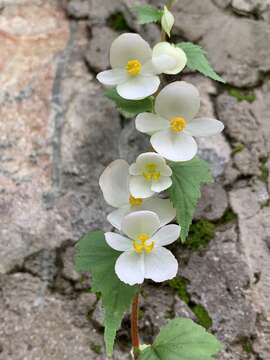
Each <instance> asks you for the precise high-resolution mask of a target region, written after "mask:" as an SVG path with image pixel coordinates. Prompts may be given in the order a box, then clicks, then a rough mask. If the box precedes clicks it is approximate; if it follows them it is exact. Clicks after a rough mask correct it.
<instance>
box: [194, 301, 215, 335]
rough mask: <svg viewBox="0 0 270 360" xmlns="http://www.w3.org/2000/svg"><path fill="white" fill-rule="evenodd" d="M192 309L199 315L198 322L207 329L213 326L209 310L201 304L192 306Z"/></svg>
mask: <svg viewBox="0 0 270 360" xmlns="http://www.w3.org/2000/svg"><path fill="white" fill-rule="evenodd" d="M191 310H192V311H193V313H194V314H195V315H196V317H197V322H198V323H199V324H200V325H201V326H203V327H204V328H205V329H207V330H208V329H209V328H210V327H211V326H212V319H211V318H210V316H209V314H208V312H207V310H206V309H205V308H204V307H203V306H202V305H200V304H198V305H194V306H192V308H191Z"/></svg>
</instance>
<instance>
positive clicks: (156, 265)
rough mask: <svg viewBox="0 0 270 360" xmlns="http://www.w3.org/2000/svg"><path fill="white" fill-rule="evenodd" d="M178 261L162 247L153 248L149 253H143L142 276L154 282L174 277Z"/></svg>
mask: <svg viewBox="0 0 270 360" xmlns="http://www.w3.org/2000/svg"><path fill="white" fill-rule="evenodd" d="M177 270H178V262H177V260H176V258H175V257H174V256H173V254H172V253H171V252H170V251H169V250H167V249H165V248H163V247H160V248H154V249H153V250H152V251H151V252H150V253H148V254H144V277H145V278H146V279H152V280H153V281H155V282H162V281H165V280H169V279H172V278H174V277H175V275H176V274H177Z"/></svg>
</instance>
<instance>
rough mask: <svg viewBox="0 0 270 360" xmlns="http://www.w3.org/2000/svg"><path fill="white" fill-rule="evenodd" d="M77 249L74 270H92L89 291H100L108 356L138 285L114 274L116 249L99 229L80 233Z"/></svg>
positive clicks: (117, 254)
mask: <svg viewBox="0 0 270 360" xmlns="http://www.w3.org/2000/svg"><path fill="white" fill-rule="evenodd" d="M76 250H77V253H76V257H75V267H76V270H77V271H78V272H91V274H92V291H94V292H100V293H101V297H102V304H103V306H104V308H105V320H104V326H105V334H104V337H105V344H106V350H107V353H108V355H109V356H110V355H111V354H112V351H113V344H114V339H115V335H116V331H117V329H118V328H119V327H120V324H121V320H122V318H123V316H124V313H125V311H126V310H128V308H129V307H130V304H131V301H132V299H133V297H134V295H135V294H136V292H137V291H138V288H137V287H134V286H128V285H125V284H124V283H122V282H121V281H120V280H119V279H118V277H117V276H116V274H115V271H114V265H115V261H116V259H117V258H118V256H119V252H118V251H115V250H113V249H112V248H110V247H109V246H108V245H107V243H106V241H105V237H104V234H103V233H102V232H101V231H93V232H90V233H88V234H87V235H85V236H84V237H82V238H81V239H80V241H79V242H78V244H77V245H76Z"/></svg>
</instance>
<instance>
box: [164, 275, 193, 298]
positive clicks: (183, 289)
mask: <svg viewBox="0 0 270 360" xmlns="http://www.w3.org/2000/svg"><path fill="white" fill-rule="evenodd" d="M187 284H188V280H187V279H185V278H183V277H182V276H177V277H175V278H174V279H172V280H170V281H169V286H170V287H171V288H173V289H175V290H176V291H177V295H178V296H179V297H180V299H181V300H183V301H184V302H185V303H186V304H188V303H189V302H190V296H189V293H188V291H187Z"/></svg>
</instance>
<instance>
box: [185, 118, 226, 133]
mask: <svg viewBox="0 0 270 360" xmlns="http://www.w3.org/2000/svg"><path fill="white" fill-rule="evenodd" d="M223 129H224V125H223V123H222V122H221V121H219V120H216V119H209V118H197V119H194V120H192V121H191V122H189V123H188V124H187V127H186V128H185V132H187V133H189V134H190V135H192V136H211V135H216V134H218V133H220V132H221V131H222V130H223Z"/></svg>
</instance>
